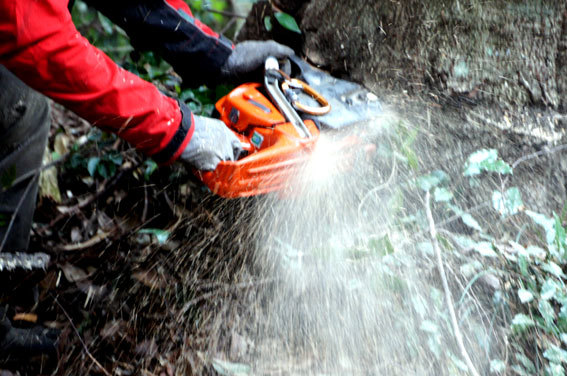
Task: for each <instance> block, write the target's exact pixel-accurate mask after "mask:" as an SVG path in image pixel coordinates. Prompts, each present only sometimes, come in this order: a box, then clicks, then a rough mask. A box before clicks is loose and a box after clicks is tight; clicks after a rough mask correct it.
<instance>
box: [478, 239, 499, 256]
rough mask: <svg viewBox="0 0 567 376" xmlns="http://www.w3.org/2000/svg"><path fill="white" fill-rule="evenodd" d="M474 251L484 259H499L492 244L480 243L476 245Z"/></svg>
mask: <svg viewBox="0 0 567 376" xmlns="http://www.w3.org/2000/svg"><path fill="white" fill-rule="evenodd" d="M474 250H475V251H477V252H478V253H480V255H481V256H484V257H497V256H498V254H497V253H496V252H495V251H494V247H493V246H492V243H490V242H478V243H476V244H475V245H474Z"/></svg>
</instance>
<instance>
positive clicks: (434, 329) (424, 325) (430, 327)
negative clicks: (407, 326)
mask: <svg viewBox="0 0 567 376" xmlns="http://www.w3.org/2000/svg"><path fill="white" fill-rule="evenodd" d="M419 329H421V330H423V331H424V332H427V333H431V334H438V333H439V327H438V326H437V324H435V323H434V322H433V321H431V320H423V321H422V322H421V325H420V327H419Z"/></svg>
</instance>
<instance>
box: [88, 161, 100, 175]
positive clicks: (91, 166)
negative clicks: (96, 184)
mask: <svg viewBox="0 0 567 376" xmlns="http://www.w3.org/2000/svg"><path fill="white" fill-rule="evenodd" d="M99 162H100V158H99V157H92V158H90V159H89V162H88V163H87V170H88V171H89V175H90V176H94V174H95V172H96V167H97V166H98V164H99Z"/></svg>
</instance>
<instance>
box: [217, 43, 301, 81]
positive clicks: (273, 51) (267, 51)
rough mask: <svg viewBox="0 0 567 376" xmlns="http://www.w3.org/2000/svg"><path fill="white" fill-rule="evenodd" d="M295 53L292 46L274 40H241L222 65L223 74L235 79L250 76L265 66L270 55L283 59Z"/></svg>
mask: <svg viewBox="0 0 567 376" xmlns="http://www.w3.org/2000/svg"><path fill="white" fill-rule="evenodd" d="M293 54H294V52H293V50H292V49H291V48H289V47H287V46H284V45H282V44H279V43H277V42H274V41H273V40H268V41H245V42H241V43H238V44H237V45H236V47H235V48H234V50H233V51H232V53H231V54H230V56H229V57H228V59H227V61H226V63H224V65H223V66H222V67H221V75H222V77H223V78H225V79H233V80H234V79H239V78H243V77H248V76H249V75H250V74H253V73H254V72H256V71H258V70H259V69H261V68H263V66H264V61H266V58H267V57H268V56H273V57H275V58H276V59H283V58H286V57H290V56H291V55H293Z"/></svg>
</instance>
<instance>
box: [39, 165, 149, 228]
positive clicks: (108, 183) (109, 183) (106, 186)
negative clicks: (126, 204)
mask: <svg viewBox="0 0 567 376" xmlns="http://www.w3.org/2000/svg"><path fill="white" fill-rule="evenodd" d="M140 165H141V163H137V164H136V165H134V166H131V167H128V168H125V169H123V170H120V171H119V172H118V173H117V174H116V175H115V176H114V177H113V178H112V179H110V180H105V181H104V182H103V183H102V188H100V189H99V190H98V191H96V192H95V193H93V194H91V195H90V197H89V198H88V199H86V200H84V201H81V202H79V203H78V204H76V205H75V206H72V207H71V208H69V210H65V212H64V213H60V214H59V215H58V216H57V217H55V218H53V220H51V222H49V224H48V225H47V228H52V227H53V226H55V225H56V224H57V223H58V222H59V221H61V220H62V219H64V218H66V217H68V216H72V215H73V214H75V213H77V212H79V211H80V210H81V209H83V208H85V207H87V206H88V205H90V204H92V203H93V202H94V201H96V200H97V199H99V198H101V197H102V196H104V195H105V194H107V193H109V192H110V191H111V190H112V189H113V188H114V187H115V186H116V184H118V182H119V181H120V179H122V177H123V176H124V174H125V173H127V172H130V171H134V170H135V169H136V168H138V167H139V166H140Z"/></svg>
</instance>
